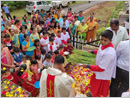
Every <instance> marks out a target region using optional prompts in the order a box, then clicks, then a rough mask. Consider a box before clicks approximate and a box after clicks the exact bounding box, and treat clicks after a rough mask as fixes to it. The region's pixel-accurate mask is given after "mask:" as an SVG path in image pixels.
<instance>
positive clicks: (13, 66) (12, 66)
mask: <svg viewBox="0 0 130 98" xmlns="http://www.w3.org/2000/svg"><path fill="white" fill-rule="evenodd" d="M1 65H2V66H5V67H9V68H15V65H7V64H5V63H3V62H1Z"/></svg>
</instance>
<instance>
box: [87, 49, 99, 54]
mask: <svg viewBox="0 0 130 98" xmlns="http://www.w3.org/2000/svg"><path fill="white" fill-rule="evenodd" d="M88 52H90V53H92V54H97V52H98V50H89V51H88Z"/></svg>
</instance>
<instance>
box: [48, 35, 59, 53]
mask: <svg viewBox="0 0 130 98" xmlns="http://www.w3.org/2000/svg"><path fill="white" fill-rule="evenodd" d="M48 50H49V51H52V52H54V51H55V50H57V46H56V44H55V42H54V39H53V38H51V37H50V38H49V44H48Z"/></svg>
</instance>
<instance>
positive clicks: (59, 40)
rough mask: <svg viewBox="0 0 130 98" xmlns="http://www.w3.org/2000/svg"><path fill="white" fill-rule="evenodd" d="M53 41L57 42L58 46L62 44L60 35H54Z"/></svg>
mask: <svg viewBox="0 0 130 98" xmlns="http://www.w3.org/2000/svg"><path fill="white" fill-rule="evenodd" d="M55 42H56V44H58V46H59V45H61V44H62V41H61V37H60V38H59V37H58V36H56V37H55Z"/></svg>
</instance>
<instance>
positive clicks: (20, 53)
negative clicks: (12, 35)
mask: <svg viewBox="0 0 130 98" xmlns="http://www.w3.org/2000/svg"><path fill="white" fill-rule="evenodd" d="M12 56H13V58H14V60H15V61H16V62H17V63H20V62H22V56H23V53H22V52H19V54H18V55H17V54H15V53H14V54H13V55H12Z"/></svg>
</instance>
